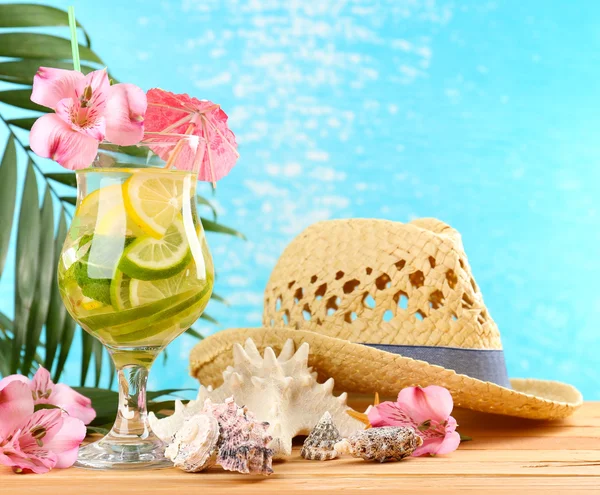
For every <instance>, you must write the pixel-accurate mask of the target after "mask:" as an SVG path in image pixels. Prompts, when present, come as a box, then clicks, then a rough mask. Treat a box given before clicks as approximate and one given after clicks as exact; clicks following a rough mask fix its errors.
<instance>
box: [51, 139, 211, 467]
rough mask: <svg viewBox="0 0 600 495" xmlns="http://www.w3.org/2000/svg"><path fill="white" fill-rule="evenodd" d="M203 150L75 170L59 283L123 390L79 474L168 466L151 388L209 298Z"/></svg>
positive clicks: (200, 145)
mask: <svg viewBox="0 0 600 495" xmlns="http://www.w3.org/2000/svg"><path fill="white" fill-rule="evenodd" d="M203 150H204V142H203V141H201V140H199V139H198V138H197V137H195V138H193V139H190V140H189V142H188V140H187V138H185V137H183V138H182V141H181V144H179V145H178V148H176V149H175V150H174V152H173V153H174V156H176V159H174V160H170V162H171V163H168V164H167V168H157V167H148V166H140V163H139V162H136V161H135V160H132V159H131V158H125V159H124V158H123V157H121V156H120V155H119V154H118V153H116V154H113V155H111V156H108V157H107V156H106V155H104V156H100V157H99V158H98V159H97V160H96V162H95V164H94V166H92V167H91V168H88V169H85V170H79V171H77V190H78V200H77V208H76V210H75V215H74V218H73V222H72V224H71V227H70V230H69V233H68V234H67V238H66V241H65V244H64V247H63V250H62V253H61V256H60V262H59V266H58V284H59V288H60V292H61V296H62V298H63V301H64V304H65V306H66V308H67V310H68V311H69V313H70V314H71V316H72V317H73V318H74V319H75V320H76V321H77V322H78V323H79V324H80V325H81V327H82V328H83V329H84V330H85V331H87V332H89V333H90V334H91V335H93V336H94V337H96V338H97V339H99V340H100V341H101V342H102V344H104V346H105V347H106V348H107V350H108V352H109V354H110V355H111V357H112V359H113V361H114V364H115V367H116V370H117V373H118V384H119V405H118V411H117V417H116V420H115V423H114V425H113V427H112V429H111V430H110V432H109V433H108V434H107V435H106V436H105V437H104V438H102V439H101V440H99V441H97V442H94V443H91V444H89V445H86V446H84V447H82V448H81V449H80V451H79V456H78V460H77V463H76V465H77V466H80V467H86V468H94V469H109V468H112V469H114V468H117V469H131V468H148V467H152V468H158V467H168V466H170V465H171V463H170V461H169V460H168V459H166V458H165V457H164V448H165V445H164V444H163V442H162V441H161V440H160V439H159V438H158V437H157V436H156V435H155V434H154V433H153V432H152V430H151V429H150V427H149V425H148V421H147V411H146V382H147V378H148V372H149V369H150V367H151V365H152V363H153V362H154V360H155V359H156V357H157V355H158V354H159V353H160V352H161V351H162V349H163V348H164V347H165V346H166V345H167V344H168V343H169V342H171V341H172V340H173V339H174V338H175V337H177V336H178V335H180V334H181V333H182V332H184V331H185V330H187V329H188V328H189V327H190V326H191V325H192V324H193V323H194V322H195V321H196V320H197V319H198V318H199V317H200V315H201V314H202V312H203V310H204V308H205V307H206V304H207V303H208V300H209V298H210V296H211V292H212V287H213V280H214V270H213V264H212V259H211V256H210V253H209V251H208V246H207V244H206V239H205V235H204V231H203V229H202V224H201V222H200V219H199V217H198V215H197V213H196V201H195V197H196V194H195V192H196V177H197V173H198V166H199V163H200V162H201V159H202V153H203ZM176 160H179V163H176ZM107 161H108V164H109V165H110V166H108V167H106V166H103V165H106V163H107ZM163 165H164V164H163ZM174 165H175V166H177V167H178V168H173V166H174ZM181 169H185V170H181Z"/></svg>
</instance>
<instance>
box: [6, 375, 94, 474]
mask: <svg viewBox="0 0 600 495" xmlns="http://www.w3.org/2000/svg"><path fill="white" fill-rule="evenodd" d="M33 402H34V401H33V397H32V394H31V390H30V388H29V387H28V386H27V384H26V383H23V382H22V381H21V380H12V381H11V382H9V383H8V384H6V385H5V386H4V387H3V388H2V390H0V464H4V465H5V466H11V467H12V468H13V470H14V471H15V472H17V473H30V472H32V473H46V472H48V471H50V470H51V469H52V468H55V467H56V468H66V467H69V466H72V465H73V463H74V462H75V460H76V459H77V450H78V448H79V445H80V444H81V442H82V441H83V439H84V438H85V433H86V428H85V425H84V424H83V422H82V421H81V420H79V419H76V418H72V417H69V416H68V415H67V414H66V413H64V412H63V411H61V410H60V409H41V410H39V411H36V412H33V411H34V404H33Z"/></svg>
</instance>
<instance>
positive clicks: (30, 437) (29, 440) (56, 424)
mask: <svg viewBox="0 0 600 495" xmlns="http://www.w3.org/2000/svg"><path fill="white" fill-rule="evenodd" d="M65 417H66V416H65ZM63 423H64V418H63V412H62V411H61V410H60V409H40V410H39V411H36V412H34V413H33V414H31V415H30V416H29V417H28V418H26V421H25V424H23V425H22V426H21V434H20V435H19V446H20V447H21V450H22V451H23V452H25V453H28V452H29V451H30V450H34V449H37V448H44V449H46V445H47V444H48V443H50V442H51V441H52V439H53V438H54V436H55V435H57V434H58V433H59V432H60V430H61V428H62V427H63ZM41 430H43V431H44V435H43V437H40V438H37V437H36V436H34V435H35V433H36V432H39V431H41ZM38 440H40V441H41V443H42V445H38Z"/></svg>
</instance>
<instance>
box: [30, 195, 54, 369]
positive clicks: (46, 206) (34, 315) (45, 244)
mask: <svg viewBox="0 0 600 495" xmlns="http://www.w3.org/2000/svg"><path fill="white" fill-rule="evenodd" d="M40 222H41V226H42V227H45V228H41V229H40V236H39V239H40V242H39V248H38V249H37V250H34V252H35V254H36V255H37V256H38V278H37V287H36V289H35V296H34V298H33V302H32V305H31V311H30V313H29V322H28V325H27V337H26V339H25V357H24V358H23V369H25V370H28V369H30V368H31V366H32V364H33V360H34V358H35V353H36V351H37V348H38V345H39V342H40V337H41V335H42V327H43V326H44V323H45V322H46V318H47V316H48V307H49V305H50V296H51V289H52V277H53V274H54V272H55V271H56V266H55V265H54V263H53V261H54V230H53V229H52V228H49V227H50V226H54V207H53V206H52V196H51V195H50V189H49V188H48V187H46V194H44V202H43V204H42V211H41V217H40Z"/></svg>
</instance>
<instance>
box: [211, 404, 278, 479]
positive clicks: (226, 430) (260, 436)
mask: <svg viewBox="0 0 600 495" xmlns="http://www.w3.org/2000/svg"><path fill="white" fill-rule="evenodd" d="M204 411H205V412H206V413H208V414H212V415H213V416H214V417H215V418H216V420H217V421H218V423H219V427H220V430H221V436H220V437H219V441H218V444H217V447H218V453H217V459H216V463H217V464H218V465H219V466H221V467H222V468H223V469H225V470H226V471H237V472H238V473H244V474H262V475H265V476H268V475H270V474H273V467H272V461H273V451H272V450H271V449H269V448H268V447H267V445H268V444H269V442H270V441H271V437H270V436H269V435H268V434H267V428H268V427H269V424H268V423H261V422H258V421H257V420H256V418H255V417H254V415H253V414H252V413H251V412H249V411H248V409H247V408H246V407H239V406H238V405H237V404H236V403H235V401H234V400H233V399H232V398H229V399H226V400H225V403H223V404H213V403H212V402H211V400H210V399H206V402H205V404H204Z"/></svg>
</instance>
